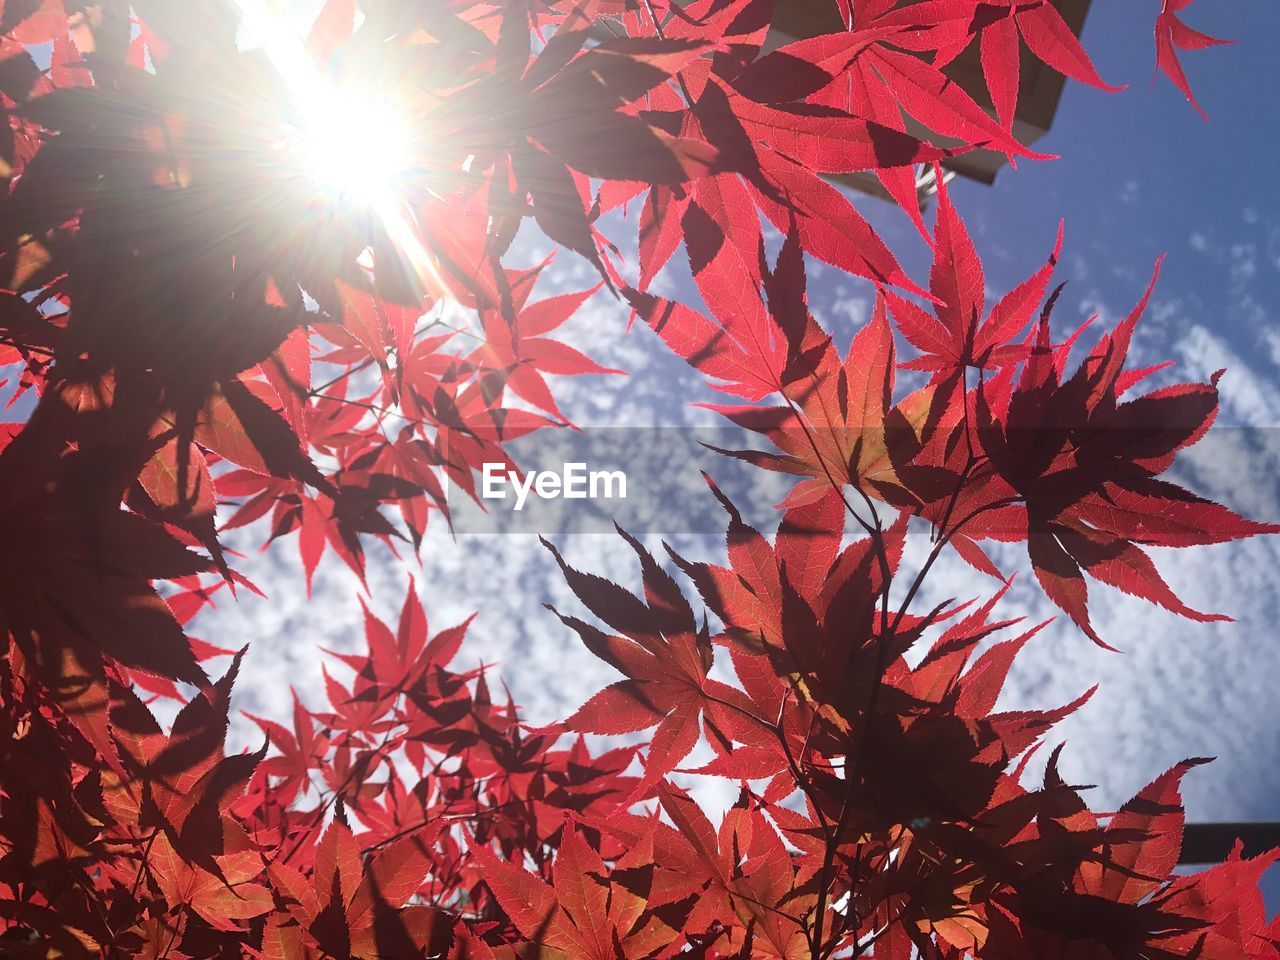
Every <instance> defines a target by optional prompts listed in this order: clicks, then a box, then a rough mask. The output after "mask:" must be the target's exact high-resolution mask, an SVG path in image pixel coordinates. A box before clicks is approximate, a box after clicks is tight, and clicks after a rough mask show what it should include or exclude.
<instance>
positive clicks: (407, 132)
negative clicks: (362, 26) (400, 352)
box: [233, 0, 452, 298]
mask: <svg viewBox="0 0 1280 960" xmlns="http://www.w3.org/2000/svg"><path fill="white" fill-rule="evenodd" d="M233 3H235V5H236V7H237V8H238V9H239V11H240V14H241V17H242V22H241V32H242V36H243V37H246V38H248V37H252V38H253V42H248V43H246V44H245V48H246V49H258V50H260V51H261V52H262V53H263V54H265V55H266V57H267V59H268V61H269V62H270V63H271V65H272V66H273V67H274V68H275V70H276V72H277V73H278V75H279V77H280V79H281V80H282V81H283V83H284V87H285V89H286V91H287V100H288V104H289V106H288V108H287V111H286V112H287V116H284V117H281V118H279V119H280V120H281V121H282V122H283V124H284V127H285V131H286V132H285V135H284V136H283V138H282V139H281V140H279V141H277V142H276V143H275V144H274V147H275V148H282V149H283V152H284V155H285V158H286V163H287V166H288V168H289V169H291V170H292V171H293V179H295V181H296V182H297V183H298V185H300V186H302V187H304V188H306V189H310V190H313V191H314V193H315V196H316V197H317V198H318V199H320V200H322V201H325V202H328V203H331V204H333V205H334V206H335V208H336V210H337V211H338V212H339V213H342V212H344V211H345V212H348V213H350V214H351V215H353V216H357V217H361V218H363V217H371V218H373V219H374V220H375V221H377V222H378V223H380V225H381V227H382V229H383V230H384V231H385V232H386V235H387V237H388V238H389V239H390V241H391V244H392V246H393V248H394V249H395V250H396V251H397V253H398V254H399V256H400V257H402V258H403V260H404V261H405V264H406V265H407V266H408V267H409V268H410V269H411V270H412V271H413V273H414V274H415V275H416V276H417V277H418V279H419V281H420V282H421V283H422V285H423V288H424V289H425V290H427V291H428V292H430V293H431V294H432V295H434V296H436V297H438V298H439V297H451V296H452V291H451V286H450V284H449V283H448V282H447V281H446V280H445V278H444V277H443V276H442V274H441V273H440V270H439V268H438V267H437V265H436V262H435V259H434V257H433V256H432V255H431V253H430V252H429V251H428V250H427V248H426V247H425V246H424V244H423V235H422V229H421V225H420V224H419V223H418V222H417V219H416V217H415V214H414V209H413V203H412V196H411V195H412V194H413V193H414V192H415V191H414V189H413V185H414V179H415V177H418V176H419V175H420V174H421V171H420V170H418V169H417V168H416V163H415V145H416V144H420V143H422V142H423V130H422V129H421V128H422V125H423V122H424V120H423V118H422V117H421V115H420V114H419V115H415V112H414V111H412V110H410V109H408V108H407V107H406V106H405V105H404V103H403V102H402V101H401V100H400V99H399V97H398V96H397V91H396V90H395V89H394V87H391V88H389V87H387V86H386V84H385V80H383V81H381V83H380V84H379V83H378V82H375V79H374V75H376V74H377V71H369V76H368V78H367V80H366V77H365V76H363V75H362V74H361V72H360V71H359V70H358V69H357V68H358V66H359V65H358V64H352V65H349V66H350V67H351V69H348V70H346V71H344V72H343V74H342V75H340V76H334V74H333V73H331V72H330V71H329V70H327V69H322V68H321V65H320V64H319V63H317V62H316V60H314V59H313V57H312V55H311V53H310V52H309V51H308V50H307V48H306V45H305V44H304V42H303V40H302V37H301V36H299V34H298V33H297V31H296V30H295V29H294V25H293V24H291V23H290V22H289V20H288V18H286V17H284V16H283V15H282V13H281V6H280V4H279V0H233ZM401 92H403V91H401ZM374 269H375V270H376V265H375V267H374Z"/></svg>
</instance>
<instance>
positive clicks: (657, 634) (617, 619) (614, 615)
mask: <svg viewBox="0 0 1280 960" xmlns="http://www.w3.org/2000/svg"><path fill="white" fill-rule="evenodd" d="M618 532H619V533H620V534H621V536H622V537H623V538H624V539H625V540H626V541H627V543H628V544H629V545H630V546H631V548H632V549H633V550H634V551H635V553H636V556H637V557H638V558H639V560H640V565H641V569H642V571H643V579H644V599H641V598H639V597H637V596H635V595H634V594H632V593H630V592H628V591H626V590H624V589H623V588H622V587H619V586H618V585H617V584H615V583H612V582H610V581H608V580H605V579H603V578H601V577H597V576H595V575H593V574H587V573H582V572H580V571H578V570H575V569H574V568H573V567H571V566H569V565H568V564H567V563H566V562H565V560H564V558H563V557H562V556H561V555H560V552H559V551H558V550H556V548H555V547H554V546H552V545H551V544H550V543H548V542H547V541H546V540H543V541H542V542H543V545H544V546H546V548H547V549H548V550H550V551H551V553H552V556H554V557H555V559H556V563H558V564H559V565H560V570H561V572H562V573H563V574H564V577H565V580H566V582H567V583H568V585H569V589H570V590H572V591H573V593H574V595H575V596H576V597H577V598H578V599H579V600H581V601H582V603H583V605H584V606H586V608H587V609H588V610H590V611H591V613H593V614H594V615H595V616H597V617H599V618H600V619H601V620H603V621H604V622H605V623H606V624H608V625H609V626H610V627H611V628H613V629H614V630H617V631H618V632H619V634H620V635H613V636H610V635H609V634H606V633H603V632H602V631H600V630H599V629H597V628H596V627H593V626H592V625H591V624H588V623H585V622H583V621H581V620H579V619H577V618H576V617H570V616H566V615H565V614H562V613H560V612H559V611H558V610H556V609H555V608H554V607H550V606H549V607H548V609H550V610H551V611H552V612H553V613H555V614H556V616H558V617H559V618H560V620H561V622H562V623H564V624H565V626H567V627H569V628H571V629H572V630H573V631H574V632H575V633H577V634H578V637H579V638H580V639H581V640H582V642H583V643H584V644H585V645H586V647H587V649H588V650H590V651H591V652H592V653H593V654H595V655H596V656H597V657H599V658H600V659H601V660H603V661H605V662H606V663H608V664H609V665H610V666H611V667H613V668H614V669H616V670H618V671H619V672H620V673H622V674H624V675H625V676H626V678H627V679H625V680H619V681H617V682H616V683H613V684H610V685H609V686H608V687H605V688H604V689H603V690H601V691H600V692H599V693H597V694H596V695H595V696H593V697H592V698H591V699H590V700H588V701H587V702H586V703H585V704H583V705H582V706H581V707H579V708H578V710H577V711H576V712H575V713H574V714H573V715H572V716H570V717H569V718H568V719H567V720H566V721H565V723H566V725H567V726H568V727H569V728H570V729H572V730H578V731H580V732H582V733H600V734H621V733H634V732H635V731H637V730H646V729H648V728H650V727H654V726H656V727H657V730H655V731H654V734H653V738H652V740H651V743H650V746H649V750H648V755H647V757H646V760H645V770H644V776H643V777H642V778H641V780H640V782H639V783H638V784H637V785H636V787H635V789H634V790H633V791H632V796H631V798H630V799H631V800H634V799H637V798H639V797H640V796H642V795H644V793H645V792H646V791H648V790H651V789H652V788H653V787H654V786H655V785H656V784H657V783H658V782H660V781H661V779H662V778H663V777H665V776H666V775H667V774H668V773H670V772H671V771H672V770H674V769H675V768H676V766H677V765H678V764H679V763H680V761H681V760H683V759H684V758H685V757H686V756H688V755H689V752H690V751H691V750H692V749H693V748H694V745H695V744H696V743H697V742H698V739H699V737H700V731H699V728H698V718H699V715H700V714H701V712H702V710H703V703H704V699H705V697H706V696H707V694H708V693H710V692H712V691H714V690H718V689H720V688H723V687H724V685H723V684H718V683H717V682H716V681H712V680H709V679H708V677H707V673H708V671H709V670H710V669H711V663H712V651H711V645H710V642H709V636H708V632H707V628H706V625H705V624H704V625H703V626H702V627H699V626H698V624H697V622H696V620H695V618H694V615H693V610H692V609H691V608H690V606H689V603H688V601H687V600H686V599H685V598H684V595H683V593H682V592H681V591H680V588H679V586H678V585H677V584H676V582H675V581H674V580H673V579H672V577H671V575H670V574H668V573H667V572H666V571H665V570H663V569H662V567H661V566H660V565H659V564H658V562H657V561H656V560H655V559H654V558H653V555H652V554H650V553H649V552H648V551H647V550H645V549H644V547H643V546H641V544H640V542H639V541H637V540H636V539H634V538H633V537H631V536H630V535H629V534H627V533H626V532H624V531H623V530H622V529H621V528H619V531H618Z"/></svg>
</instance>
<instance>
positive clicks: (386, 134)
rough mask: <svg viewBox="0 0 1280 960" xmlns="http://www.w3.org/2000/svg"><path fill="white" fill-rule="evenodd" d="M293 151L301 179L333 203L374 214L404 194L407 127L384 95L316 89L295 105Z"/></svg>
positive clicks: (357, 90)
mask: <svg viewBox="0 0 1280 960" xmlns="http://www.w3.org/2000/svg"><path fill="white" fill-rule="evenodd" d="M298 108H299V109H298V114H299V118H298V125H297V129H296V131H295V135H296V140H295V142H294V143H293V144H291V145H290V146H291V147H292V149H293V150H295V151H296V154H297V157H298V160H299V162H300V164H301V166H302V168H303V173H304V174H305V176H306V177H307V178H308V179H309V180H311V181H312V182H313V183H314V185H315V187H316V188H317V189H318V190H320V191H321V192H323V193H324V194H326V195H328V196H330V197H333V198H334V199H335V200H337V201H339V202H342V203H345V204H348V205H350V206H354V207H361V208H367V209H371V210H373V211H374V212H378V211H379V210H380V209H386V208H387V207H388V205H392V204H394V203H395V201H396V199H397V198H398V197H400V196H401V195H402V193H403V190H404V187H405V178H406V175H407V174H408V172H409V169H410V160H411V157H410V138H409V125H408V123H407V122H406V120H405V117H404V116H403V115H402V113H401V112H400V111H399V110H398V109H397V105H396V104H395V103H394V102H393V101H392V100H391V99H390V98H389V97H388V96H386V95H385V94H383V93H380V92H378V91H374V90H360V89H355V88H337V89H332V90H323V89H319V90H317V91H316V92H315V93H314V94H310V95H307V96H305V97H304V98H302V102H301V103H299V104H298Z"/></svg>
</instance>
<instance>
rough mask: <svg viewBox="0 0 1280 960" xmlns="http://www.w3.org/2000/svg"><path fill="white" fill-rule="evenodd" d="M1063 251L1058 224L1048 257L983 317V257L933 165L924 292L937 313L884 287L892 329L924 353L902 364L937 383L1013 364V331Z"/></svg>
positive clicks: (1017, 350) (1016, 349)
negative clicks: (971, 370)
mask: <svg viewBox="0 0 1280 960" xmlns="http://www.w3.org/2000/svg"><path fill="white" fill-rule="evenodd" d="M1061 253H1062V227H1061V226H1059V228H1058V240H1057V243H1056V244H1055V246H1054V249H1053V252H1052V253H1051V254H1050V255H1049V259H1048V261H1047V262H1046V263H1045V265H1044V266H1043V267H1041V268H1040V270H1038V271H1037V272H1036V273H1035V274H1033V275H1032V276H1031V277H1030V278H1028V279H1027V280H1026V281H1024V282H1023V283H1021V284H1019V285H1018V286H1016V287H1014V288H1013V289H1012V290H1010V291H1009V293H1008V294H1006V295H1005V296H1004V297H1003V298H1001V300H1000V301H999V302H998V303H996V304H995V305H994V306H993V307H992V308H991V312H990V313H989V314H988V315H987V316H986V318H985V319H983V316H982V315H983V313H984V312H985V299H986V288H985V281H984V279H983V273H982V261H981V260H979V258H978V253H977V251H976V250H975V249H974V246H973V241H972V239H971V238H970V237H969V232H968V230H967V229H966V227H965V224H964V221H963V220H961V219H960V216H959V214H958V213H956V209H955V207H954V206H953V205H952V203H951V196H950V192H949V191H948V189H947V187H946V184H945V182H944V178H943V177H942V176H941V169H940V168H939V169H938V219H937V223H936V225H935V228H934V259H933V269H932V271H931V272H930V275H929V290H930V292H931V293H932V294H933V296H934V297H935V298H936V300H937V304H936V306H935V308H934V309H935V311H936V314H937V319H936V320H935V319H934V318H933V317H930V316H929V315H928V314H926V313H925V312H924V311H923V310H922V309H921V308H920V307H918V306H916V305H915V304H913V303H911V302H910V301H908V300H905V299H903V298H902V297H900V296H898V295H897V294H895V293H893V292H891V291H890V292H888V293H886V297H887V299H888V304H889V309H890V311H891V312H892V313H893V318H894V321H895V322H896V324H897V328H898V331H899V332H900V333H901V334H902V335H903V336H904V337H905V338H906V339H907V341H908V342H909V343H910V344H911V345H912V346H914V347H915V348H916V349H918V350H920V351H921V353H922V356H920V357H917V358H915V359H913V360H909V361H907V362H906V363H904V364H903V365H902V366H903V367H904V368H905V369H908V370H925V371H929V372H930V373H932V375H933V381H934V382H935V383H939V382H942V381H945V380H947V379H948V378H951V377H952V376H954V375H956V374H963V371H964V368H965V367H977V368H978V369H980V370H981V369H986V370H994V369H998V368H999V367H1002V366H1007V365H1008V364H1011V363H1017V362H1018V361H1019V360H1020V359H1022V358H1023V357H1024V356H1025V355H1026V352H1027V347H1026V346H1025V345H1023V344H1015V343H1013V340H1014V339H1015V338H1016V337H1018V336H1019V335H1020V334H1021V333H1022V332H1023V331H1024V330H1026V328H1027V325H1028V324H1029V323H1030V322H1031V318H1032V316H1033V314H1034V312H1035V311H1036V309H1037V307H1038V306H1039V305H1040V302H1041V301H1042V300H1043V299H1044V295H1045V291H1046V290H1047V289H1048V286H1049V279H1050V277H1051V276H1052V275H1053V270H1054V267H1055V266H1056V265H1057V262H1058V257H1059V256H1060V255H1061Z"/></svg>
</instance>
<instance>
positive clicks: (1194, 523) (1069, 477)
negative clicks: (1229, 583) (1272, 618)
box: [978, 265, 1277, 644]
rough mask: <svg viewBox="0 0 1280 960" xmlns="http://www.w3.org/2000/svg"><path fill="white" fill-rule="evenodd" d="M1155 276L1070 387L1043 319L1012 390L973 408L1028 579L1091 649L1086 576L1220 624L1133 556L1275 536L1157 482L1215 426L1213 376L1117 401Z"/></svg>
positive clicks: (1003, 389)
mask: <svg viewBox="0 0 1280 960" xmlns="http://www.w3.org/2000/svg"><path fill="white" fill-rule="evenodd" d="M1158 273H1159V266H1158V265H1157V271H1156V275H1155V276H1153V277H1152V280H1151V285H1150V286H1148V288H1147V291H1146V293H1145V294H1144V296H1143V298H1142V300H1141V301H1140V302H1139V304H1138V305H1137V307H1135V309H1134V310H1133V311H1132V312H1131V313H1130V314H1129V316H1128V317H1127V318H1126V319H1125V320H1124V321H1122V322H1121V323H1120V325H1119V326H1118V327H1117V328H1116V329H1115V330H1114V331H1113V332H1111V333H1109V334H1107V335H1106V336H1105V337H1103V338H1102V339H1101V340H1100V341H1099V342H1098V344H1097V345H1096V346H1095V347H1094V348H1093V350H1091V351H1090V353H1089V356H1088V357H1087V358H1086V359H1085V361H1084V362H1083V363H1082V364H1081V365H1080V367H1079V368H1078V369H1077V370H1076V372H1075V373H1074V374H1073V375H1072V376H1071V377H1069V378H1066V379H1063V371H1062V365H1063V364H1064V363H1065V359H1066V351H1065V350H1057V349H1055V348H1053V347H1052V345H1051V344H1050V342H1049V319H1048V316H1047V314H1046V315H1045V316H1043V317H1042V318H1041V321H1040V324H1039V326H1038V328H1037V333H1036V342H1035V346H1034V347H1033V348H1032V352H1031V356H1030V357H1029V358H1028V359H1027V360H1026V361H1025V362H1024V364H1023V367H1022V373H1021V376H1020V378H1019V380H1018V381H1017V382H1016V385H1015V383H1014V381H1013V380H1012V378H1008V379H1006V381H1005V384H1004V385H1002V386H1000V387H998V388H997V389H995V390H993V391H990V392H988V391H983V392H980V394H979V398H978V399H979V406H978V416H979V421H980V423H979V426H978V435H979V437H980V438H981V441H982V445H983V449H984V450H985V451H986V453H987V455H988V456H989V457H990V460H991V463H992V465H993V466H994V467H995V469H996V470H997V471H998V472H999V473H1000V474H1001V476H1002V477H1004V479H1005V480H1006V481H1008V483H1009V484H1010V486H1011V487H1013V489H1015V490H1016V491H1017V492H1018V493H1019V494H1020V495H1021V496H1022V497H1023V498H1024V499H1025V501H1026V505H1027V523H1028V528H1027V543H1028V548H1029V552H1030V555H1031V561H1032V565H1033V567H1034V568H1035V572H1036V576H1037V578H1038V579H1039V580H1040V583H1041V585H1042V586H1043V587H1044V589H1045V592H1046V593H1047V594H1048V595H1049V597H1050V599H1052V600H1053V601H1054V603H1056V604H1057V605H1058V606H1059V607H1061V608H1062V609H1063V610H1065V611H1066V612H1067V613H1068V614H1069V615H1070V616H1071V618H1072V619H1073V620H1074V621H1075V622H1076V623H1077V624H1078V625H1079V626H1080V627H1081V629H1082V630H1084V631H1085V633H1087V634H1088V635H1089V636H1090V637H1091V638H1092V639H1093V640H1094V641H1095V642H1097V643H1099V644H1101V643H1102V640H1101V638H1100V637H1099V636H1098V634H1097V632H1096V631H1095V630H1094V629H1093V626H1092V624H1091V623H1090V621H1089V615H1088V609H1087V596H1088V595H1087V588H1086V585H1085V580H1084V575H1083V574H1084V572H1088V573H1089V575H1091V576H1092V577H1094V578H1095V579H1098V580H1101V581H1103V582H1104V583H1108V584H1110V585H1112V586H1116V587H1119V588H1120V589H1122V590H1124V591H1125V592H1127V593H1132V594H1135V595H1137V596H1140V597H1143V598H1144V599H1146V600H1149V601H1151V602H1152V603H1157V604H1160V605H1161V606H1163V607H1166V608H1167V609H1169V610H1172V611H1173V612H1175V613H1178V614H1181V615H1182V616H1186V617H1190V618H1192V619H1196V620H1217V619H1225V618H1224V617H1223V616H1222V615H1219V614H1203V613H1200V612H1198V611H1195V610H1192V609H1191V608H1190V607H1188V606H1186V605H1185V604H1183V603H1182V602H1181V601H1180V600H1178V598H1177V597H1176V596H1175V595H1174V594H1173V592H1172V591H1171V590H1170V589H1169V587H1168V586H1167V585H1166V584H1165V583H1164V581H1163V580H1162V579H1161V578H1160V576H1159V574H1158V573H1157V572H1156V570H1155V566H1154V564H1153V563H1152V562H1151V560H1150V558H1149V557H1148V556H1147V555H1146V553H1145V552H1143V550H1142V549H1141V547H1140V546H1139V544H1143V545H1148V544H1149V545H1155V546H1186V545H1188V544H1191V543H1221V542H1225V541H1228V540H1234V539H1238V538H1241V537H1246V536H1252V535H1256V534H1261V533H1269V532H1274V530H1276V529H1277V528H1276V527H1275V526H1273V525H1268V524H1263V523H1255V522H1252V521H1249V520H1246V519H1244V518H1243V517H1240V516H1239V515H1237V514H1235V513H1234V512H1232V511H1231V510H1228V509H1227V508H1226V507H1222V506H1219V505H1217V504H1214V503H1211V502H1209V501H1206V500H1203V499H1201V498H1199V497H1196V496H1194V495H1193V494H1191V493H1189V492H1188V491H1186V490H1183V489H1182V488H1181V487H1178V486H1177V485H1175V484H1172V483H1170V482H1168V481H1165V480H1161V479H1159V474H1161V473H1163V472H1164V471H1165V470H1167V469H1168V468H1169V466H1171V465H1172V463H1173V461H1174V457H1175V456H1176V454H1177V452H1178V451H1179V450H1182V449H1184V448H1185V447H1187V446H1189V445H1190V444H1192V443H1194V442H1196V441H1197V440H1198V439H1199V438H1200V437H1201V436H1202V435H1203V434H1204V432H1205V431H1206V430H1207V429H1208V427H1209V425H1210V424H1211V423H1212V421H1213V418H1214V416H1215V415H1216V412H1217V406H1218V392H1217V376H1216V375H1215V376H1214V377H1213V378H1212V379H1211V381H1210V383H1207V384H1186V385H1181V386H1176V387H1169V388H1164V389H1161V390H1155V391H1152V392H1151V393H1148V394H1145V395H1144V396H1141V397H1138V398H1136V399H1133V400H1125V401H1122V400H1121V395H1122V394H1123V393H1124V392H1125V391H1126V390H1127V389H1128V387H1129V385H1130V382H1129V380H1127V379H1126V376H1125V372H1124V370H1123V366H1124V361H1125V358H1126V356H1127V353H1128V350H1129V345H1130V342H1131V339H1132V335H1133V331H1134V329H1135V327H1136V325H1137V323H1138V320H1139V319H1140V318H1141V316H1142V313H1143V311H1144V310H1145V308H1146V305H1147V303H1148V301H1149V299H1150V297H1151V292H1152V290H1153V289H1154V286H1155V282H1156V277H1157V276H1158ZM997 407H998V408H999V409H1000V410H1001V411H1002V414H1001V415H999V416H997V414H996V413H994V412H993V409H994V408H997ZM1144 517H1151V520H1150V522H1147V521H1145V520H1144V519H1143V518H1144Z"/></svg>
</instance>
